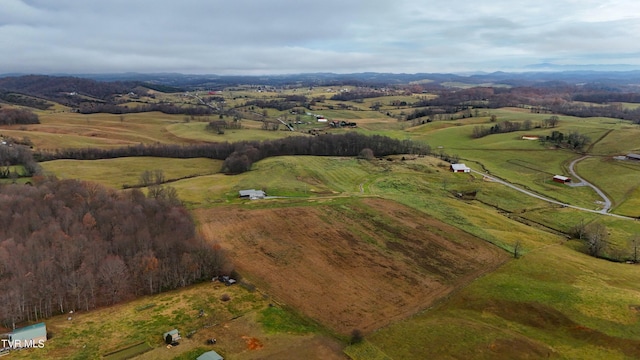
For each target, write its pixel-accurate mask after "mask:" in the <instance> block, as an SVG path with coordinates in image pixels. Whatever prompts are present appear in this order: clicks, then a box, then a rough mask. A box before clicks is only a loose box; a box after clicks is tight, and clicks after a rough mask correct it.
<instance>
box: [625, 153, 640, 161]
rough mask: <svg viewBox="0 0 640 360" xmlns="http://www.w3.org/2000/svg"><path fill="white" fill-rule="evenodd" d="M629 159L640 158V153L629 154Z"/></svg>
mask: <svg viewBox="0 0 640 360" xmlns="http://www.w3.org/2000/svg"><path fill="white" fill-rule="evenodd" d="M627 159H629V160H640V154H627Z"/></svg>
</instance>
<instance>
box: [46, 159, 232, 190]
mask: <svg viewBox="0 0 640 360" xmlns="http://www.w3.org/2000/svg"><path fill="white" fill-rule="evenodd" d="M222 162H223V161H222V160H213V159H205V158H196V159H173V158H155V157H126V158H116V159H104V160H54V161H47V162H43V163H40V165H41V166H42V168H43V170H44V171H45V174H52V175H55V176H57V177H58V178H61V179H82V180H86V181H93V182H97V183H100V184H102V185H105V186H108V187H112V188H115V189H122V188H123V186H124V185H128V186H135V185H137V184H139V183H140V175H141V174H142V173H143V172H144V171H155V170H162V171H163V173H164V176H165V178H166V180H167V181H172V180H177V179H182V178H188V177H199V176H204V175H211V174H215V173H217V172H219V171H220V169H221V167H222Z"/></svg>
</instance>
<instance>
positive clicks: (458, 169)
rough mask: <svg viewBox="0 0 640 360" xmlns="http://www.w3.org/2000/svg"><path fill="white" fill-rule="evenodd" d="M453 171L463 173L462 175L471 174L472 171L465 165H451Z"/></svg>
mask: <svg viewBox="0 0 640 360" xmlns="http://www.w3.org/2000/svg"><path fill="white" fill-rule="evenodd" d="M451 171H453V172H456V173H458V172H461V173H468V172H471V169H470V168H468V167H467V165H465V164H451Z"/></svg>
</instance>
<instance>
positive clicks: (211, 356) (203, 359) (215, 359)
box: [196, 350, 224, 360]
mask: <svg viewBox="0 0 640 360" xmlns="http://www.w3.org/2000/svg"><path fill="white" fill-rule="evenodd" d="M196 360H224V358H223V357H222V356H220V354H218V353H217V352H215V351H213V350H211V351H207V352H206V353H204V354H202V355H200V356H198V357H197V358H196Z"/></svg>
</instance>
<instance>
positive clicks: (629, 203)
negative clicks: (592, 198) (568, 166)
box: [575, 157, 640, 217]
mask: <svg viewBox="0 0 640 360" xmlns="http://www.w3.org/2000/svg"><path fill="white" fill-rule="evenodd" d="M575 170H576V171H577V172H578V174H582V175H581V176H582V177H583V178H584V179H585V180H587V181H589V182H591V183H592V184H594V185H596V186H597V187H599V188H600V189H601V190H603V191H604V192H605V193H606V194H607V195H608V196H609V198H610V199H611V200H612V201H613V206H614V211H613V212H614V213H617V214H620V215H627V216H634V217H638V216H640V208H638V207H635V206H633V205H634V204H638V202H640V197H639V196H638V195H639V194H638V190H640V189H639V188H640V163H639V162H636V161H633V160H614V159H612V158H611V157H590V158H586V159H584V160H582V161H580V162H579V163H578V164H576V166H575ZM625 204H626V205H625Z"/></svg>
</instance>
